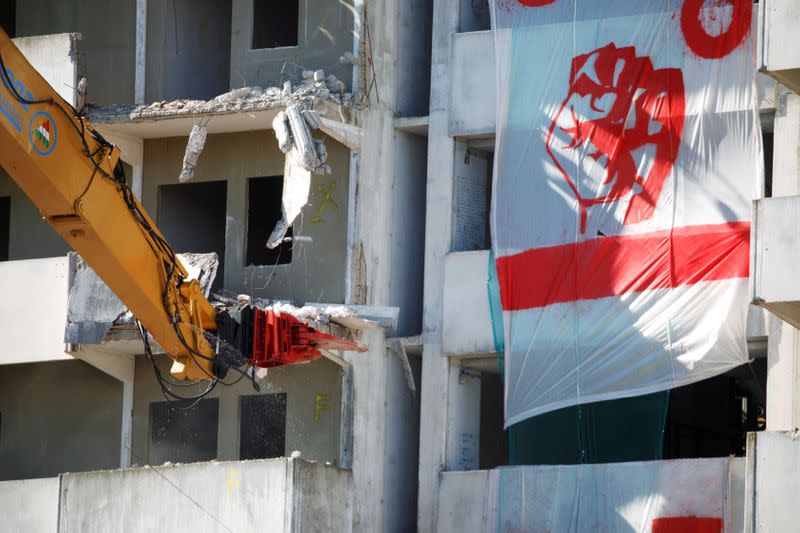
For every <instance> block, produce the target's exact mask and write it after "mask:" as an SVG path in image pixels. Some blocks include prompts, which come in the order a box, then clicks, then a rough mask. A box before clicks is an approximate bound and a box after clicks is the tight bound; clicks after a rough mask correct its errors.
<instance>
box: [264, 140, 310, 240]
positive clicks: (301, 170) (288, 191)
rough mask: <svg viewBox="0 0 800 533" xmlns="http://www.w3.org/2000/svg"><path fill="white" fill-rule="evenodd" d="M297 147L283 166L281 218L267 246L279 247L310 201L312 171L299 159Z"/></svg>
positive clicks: (287, 157)
mask: <svg viewBox="0 0 800 533" xmlns="http://www.w3.org/2000/svg"><path fill="white" fill-rule="evenodd" d="M298 156H299V154H298V151H297V147H296V146H295V148H293V149H292V150H291V151H290V152H289V153H288V154H286V161H285V162H284V166H283V194H282V196H281V219H280V220H279V221H278V223H277V224H275V229H273V230H272V233H271V234H270V236H269V239H268V240H267V248H277V247H278V246H280V244H281V243H282V242H283V239H284V237H285V236H286V232H287V231H288V230H289V226H291V225H292V222H294V219H295V218H297V215H299V214H300V211H301V210H302V209H303V206H304V205H306V204H307V203H308V194H309V192H310V191H311V172H310V171H309V170H307V169H306V168H305V166H304V165H303V164H302V163H301V161H300V160H299V159H298Z"/></svg>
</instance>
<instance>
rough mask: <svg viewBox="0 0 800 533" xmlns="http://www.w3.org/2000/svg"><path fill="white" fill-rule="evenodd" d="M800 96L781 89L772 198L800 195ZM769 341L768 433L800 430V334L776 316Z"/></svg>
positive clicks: (770, 320)
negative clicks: (799, 147)
mask: <svg viewBox="0 0 800 533" xmlns="http://www.w3.org/2000/svg"><path fill="white" fill-rule="evenodd" d="M798 146H800V95H797V94H794V93H792V92H790V91H789V90H787V89H786V88H784V87H779V88H778V97H777V102H776V110H775V150H774V155H773V165H772V168H773V173H772V176H773V177H772V194H773V196H791V195H797V194H800V152H798ZM768 327H769V337H768V340H767V429H768V430H770V431H773V430H794V429H796V428H798V427H800V331H798V330H797V329H795V328H793V327H792V326H791V325H789V324H787V323H786V322H783V321H782V320H781V319H780V318H778V317H777V316H775V315H771V316H770V317H769V326H768Z"/></svg>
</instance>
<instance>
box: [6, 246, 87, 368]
mask: <svg viewBox="0 0 800 533" xmlns="http://www.w3.org/2000/svg"><path fill="white" fill-rule="evenodd" d="M68 283H69V261H68V258H67V257H51V258H47V259H28V260H24V261H6V262H3V263H0V294H2V295H3V302H2V304H0V323H2V324H3V350H2V352H0V365H10V364H16V363H39V362H44V361H57V360H59V359H72V356H71V355H69V354H67V353H65V346H64V325H65V324H66V321H67V298H68V295H69V286H68Z"/></svg>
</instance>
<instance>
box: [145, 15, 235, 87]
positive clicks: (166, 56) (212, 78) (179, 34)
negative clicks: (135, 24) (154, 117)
mask: <svg viewBox="0 0 800 533" xmlns="http://www.w3.org/2000/svg"><path fill="white" fill-rule="evenodd" d="M230 50H231V0H204V1H203V2H197V1H195V0H172V1H167V0H148V2H147V65H146V74H145V84H146V87H145V101H146V102H156V101H159V100H175V99H178V98H193V99H198V100H207V99H210V98H213V97H214V96H216V95H218V94H222V93H225V92H227V91H228V88H229V87H228V84H229V77H230V69H229V67H230V60H231V54H230Z"/></svg>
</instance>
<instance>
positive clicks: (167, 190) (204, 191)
mask: <svg viewBox="0 0 800 533" xmlns="http://www.w3.org/2000/svg"><path fill="white" fill-rule="evenodd" d="M227 195H228V183H227V182H226V181H205V182H195V183H180V184H171V185H161V186H160V187H159V190H158V226H159V228H160V229H161V231H162V232H163V233H164V236H165V237H166V238H167V241H168V242H169V243H170V244H171V245H172V248H173V249H174V250H175V251H176V252H177V253H184V252H192V253H208V252H216V253H217V257H218V258H219V268H218V270H217V277H216V279H215V280H214V283H213V285H212V289H213V290H219V289H220V288H221V287H222V284H223V280H224V273H225V271H224V265H225V207H226V206H225V204H226V200H227Z"/></svg>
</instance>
